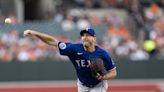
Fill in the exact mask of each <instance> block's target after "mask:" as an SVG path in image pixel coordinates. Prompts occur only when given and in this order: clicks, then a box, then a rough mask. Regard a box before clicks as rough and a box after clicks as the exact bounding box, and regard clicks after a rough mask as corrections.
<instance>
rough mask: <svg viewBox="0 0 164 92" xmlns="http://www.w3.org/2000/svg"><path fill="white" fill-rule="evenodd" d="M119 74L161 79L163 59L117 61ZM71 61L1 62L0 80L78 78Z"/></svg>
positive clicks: (128, 77) (122, 76)
mask: <svg viewBox="0 0 164 92" xmlns="http://www.w3.org/2000/svg"><path fill="white" fill-rule="evenodd" d="M116 65H117V70H118V76H117V78H116V79H144V78H145V79H159V78H161V79H162V78H164V73H163V70H164V67H163V65H164V62H163V61H162V60H149V61H135V62H134V61H129V60H121V61H117V62H116ZM75 72H76V71H75V70H74V67H73V65H72V64H71V63H70V62H58V61H51V60H46V61H39V62H23V63H22V62H18V61H13V62H10V63H4V62H0V81H35V80H37V81H43V80H76V74H75Z"/></svg>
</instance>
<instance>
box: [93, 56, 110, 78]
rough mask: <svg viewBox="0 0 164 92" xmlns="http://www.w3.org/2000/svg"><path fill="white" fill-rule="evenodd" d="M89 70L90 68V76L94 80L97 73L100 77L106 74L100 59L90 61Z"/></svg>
mask: <svg viewBox="0 0 164 92" xmlns="http://www.w3.org/2000/svg"><path fill="white" fill-rule="evenodd" d="M90 68H91V74H92V76H93V77H95V78H96V76H97V74H98V73H99V74H100V75H105V74H106V72H107V70H106V69H105V67H104V63H103V60H102V59H100V58H97V59H93V60H91V64H90Z"/></svg>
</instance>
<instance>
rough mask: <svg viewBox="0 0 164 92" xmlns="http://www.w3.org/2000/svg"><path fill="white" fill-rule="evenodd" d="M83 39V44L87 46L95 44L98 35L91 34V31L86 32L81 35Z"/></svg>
mask: <svg viewBox="0 0 164 92" xmlns="http://www.w3.org/2000/svg"><path fill="white" fill-rule="evenodd" d="M81 40H82V43H83V46H85V47H89V46H92V45H95V43H96V37H94V36H91V35H90V34H89V33H84V34H83V35H82V36H81Z"/></svg>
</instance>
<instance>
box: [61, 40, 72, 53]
mask: <svg viewBox="0 0 164 92" xmlns="http://www.w3.org/2000/svg"><path fill="white" fill-rule="evenodd" d="M58 49H59V53H60V54H61V55H65V56H68V55H70V54H71V53H72V51H73V46H72V43H64V42H58Z"/></svg>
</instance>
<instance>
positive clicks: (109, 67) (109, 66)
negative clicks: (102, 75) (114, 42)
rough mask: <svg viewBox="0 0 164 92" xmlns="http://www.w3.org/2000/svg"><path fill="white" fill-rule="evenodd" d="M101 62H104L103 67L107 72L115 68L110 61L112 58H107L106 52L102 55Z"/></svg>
mask: <svg viewBox="0 0 164 92" xmlns="http://www.w3.org/2000/svg"><path fill="white" fill-rule="evenodd" d="M103 61H104V66H105V68H106V69H107V70H112V69H114V68H115V67H116V65H115V63H114V61H113V60H112V58H111V57H110V56H109V54H108V53H107V52H106V53H104V57H103Z"/></svg>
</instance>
